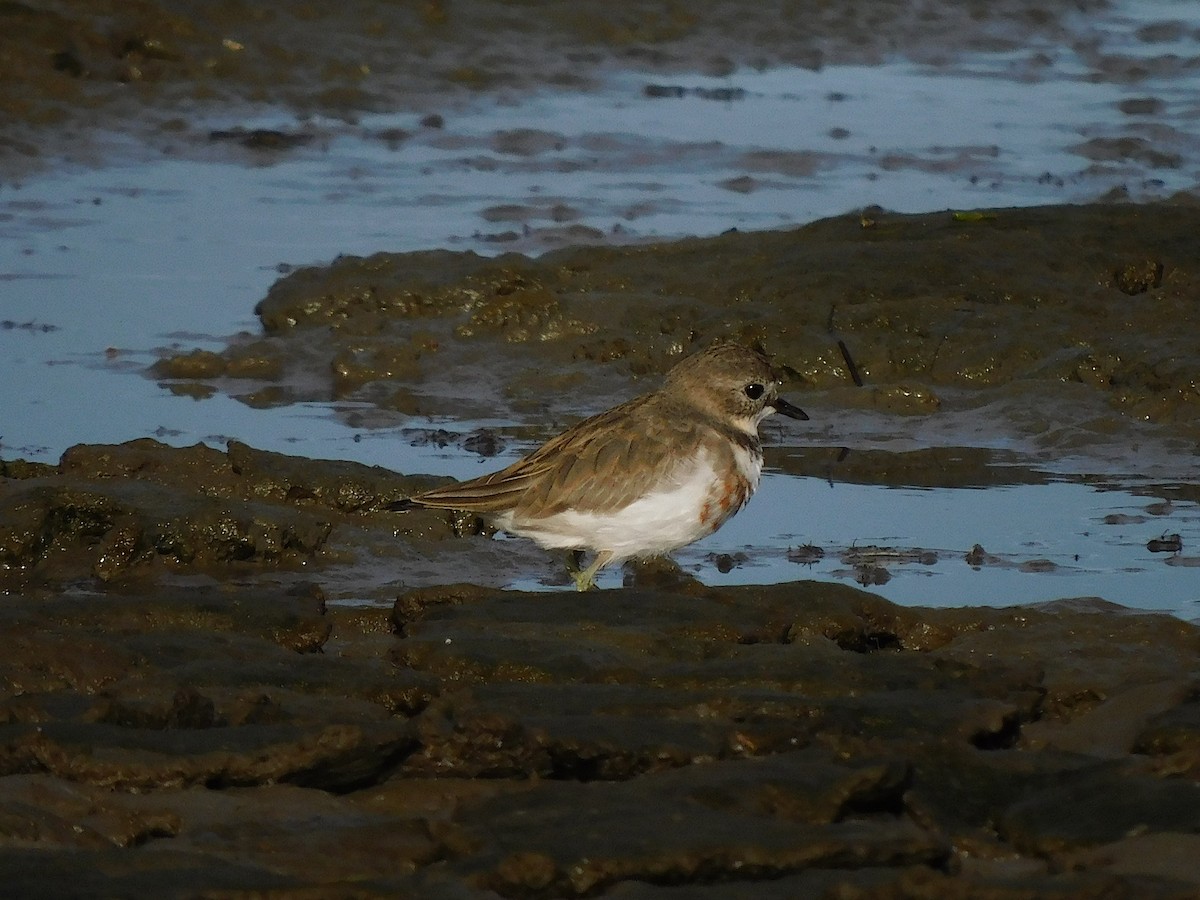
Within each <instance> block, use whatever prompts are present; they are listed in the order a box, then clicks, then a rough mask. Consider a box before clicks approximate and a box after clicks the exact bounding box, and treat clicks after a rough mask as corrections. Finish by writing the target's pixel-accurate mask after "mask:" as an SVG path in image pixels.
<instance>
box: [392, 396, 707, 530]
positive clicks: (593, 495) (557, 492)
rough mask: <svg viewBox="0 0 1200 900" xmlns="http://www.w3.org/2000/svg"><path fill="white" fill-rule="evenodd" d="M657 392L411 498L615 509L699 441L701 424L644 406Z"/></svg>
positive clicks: (531, 511) (467, 504)
mask: <svg viewBox="0 0 1200 900" xmlns="http://www.w3.org/2000/svg"><path fill="white" fill-rule="evenodd" d="M659 396H660V395H657V394H648V395H646V396H643V397H638V398H636V399H634V400H630V401H628V402H627V403H623V404H621V405H620V406H615V407H613V408H612V409H610V410H607V411H606V412H602V413H600V414H599V415H595V416H592V417H591V418H589V419H585V420H584V421H582V422H580V423H578V424H577V425H575V426H573V427H571V428H569V429H567V430H566V431H564V432H563V433H562V434H560V435H558V436H557V437H554V438H551V439H550V440H549V441H547V442H546V443H545V444H543V445H542V446H541V447H539V448H538V449H537V450H535V451H534V452H533V453H531V454H530V455H528V456H526V457H524V458H523V459H519V460H517V461H516V462H515V463H513V464H512V465H511V466H509V467H508V468H506V469H502V470H500V471H499V472H493V473H491V474H489V475H484V476H482V477H480V478H474V479H471V480H470V481H464V482H460V483H459V484H452V485H447V486H446V487H443V488H435V489H433V490H431V491H427V492H426V493H424V494H419V495H417V496H416V497H413V498H411V500H412V502H413V503H415V504H418V505H420V506H427V507H432V508H436V509H462V510H467V511H469V512H477V513H480V514H484V515H486V514H489V513H491V514H495V513H501V512H505V511H508V510H512V512H513V515H514V517H515V518H516V519H518V520H520V519H525V518H540V517H542V516H547V515H553V514H554V513H556V512H562V511H563V510H564V509H568V508H570V507H573V506H578V505H579V504H580V503H586V504H587V506H588V507H589V508H591V509H594V510H595V511H596V512H601V513H603V512H612V511H614V510H618V509H622V508H624V507H625V506H628V505H629V504H630V503H632V502H634V501H635V500H637V499H638V498H640V497H642V496H644V495H645V494H646V493H648V492H649V491H651V490H652V489H653V488H654V487H655V486H656V485H658V484H660V483H661V482H662V480H663V479H665V478H669V477H671V471H672V469H674V468H675V467H676V466H677V465H678V462H679V460H680V458H681V455H682V457H683V458H687V457H688V456H691V455H692V454H694V453H695V452H696V451H697V450H698V449H699V447H700V442H701V433H700V429H699V428H698V427H697V426H696V425H695V423H693V422H690V421H688V419H687V417H679V416H673V415H671V413H672V412H674V411H673V410H663V411H658V410H646V409H644V407H645V406H646V405H648V404H655V403H658V402H660V401H659ZM647 412H650V413H652V414H651V415H649V416H647V415H646V413H647ZM656 412H665V413H666V414H665V415H654V414H653V413H656ZM650 423H657V424H650ZM635 458H636V461H637V465H636V466H635V465H633V462H634V460H635Z"/></svg>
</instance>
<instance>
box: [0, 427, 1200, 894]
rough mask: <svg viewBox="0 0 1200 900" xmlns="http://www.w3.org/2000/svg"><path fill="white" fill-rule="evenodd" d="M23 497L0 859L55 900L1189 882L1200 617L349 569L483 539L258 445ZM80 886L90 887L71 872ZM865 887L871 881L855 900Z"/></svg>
mask: <svg viewBox="0 0 1200 900" xmlns="http://www.w3.org/2000/svg"><path fill="white" fill-rule="evenodd" d="M2 474H3V481H2V482H0V486H2V489H3V493H2V499H3V508H2V509H0V562H2V568H0V585H2V589H3V600H4V602H3V603H2V604H0V619H2V620H3V624H2V626H0V634H2V635H3V643H4V653H3V655H2V657H0V660H2V661H0V689H2V693H0V796H2V797H3V802H2V803H0V809H2V810H3V813H2V815H0V870H2V873H3V874H2V877H3V881H4V884H5V885H6V889H8V890H12V891H14V892H16V894H18V895H20V896H26V897H58V896H65V895H70V896H157V897H195V896H250V895H255V896H258V895H268V896H312V895H318V894H319V895H320V896H344V897H385V896H387V897H395V896H414V897H415V896H420V897H463V896H496V897H575V896H579V897H583V896H613V897H626V896H639V897H640V896H646V897H650V896H675V895H677V894H681V892H682V893H683V894H686V895H688V896H711V897H734V896H744V895H745V894H746V892H747V891H749V890H753V891H754V892H755V894H756V896H757V895H760V894H761V895H764V896H780V897H783V896H797V895H805V896H846V895H852V896H863V897H908V896H962V897H967V896H979V895H980V893H981V892H983V893H984V894H986V895H988V896H998V897H1041V896H1047V895H1050V896H1072V897H1093V896H1111V895H1114V894H1115V895H1118V896H1121V895H1127V896H1139V897H1142V896H1145V897H1180V898H1182V897H1187V896H1194V894H1195V892H1196V891H1197V890H1198V889H1200V882H1197V879H1196V877H1195V870H1194V866H1193V865H1192V861H1193V859H1194V853H1195V851H1196V850H1197V848H1198V847H1200V813H1198V812H1197V811H1198V810H1200V787H1198V786H1197V780H1198V779H1200V755H1198V754H1200V719H1198V718H1197V715H1196V707H1197V699H1198V697H1200V693H1198V690H1200V688H1198V686H1200V666H1198V663H1197V660H1200V629H1197V627H1196V626H1194V625H1191V624H1188V623H1185V622H1183V621H1181V620H1179V619H1176V618H1173V617H1169V616H1161V615H1152V614H1135V613H1132V612H1130V611H1128V610H1124V609H1122V608H1120V607H1116V606H1113V605H1111V604H1107V603H1104V602H1103V601H1100V600H1095V599H1092V600H1088V599H1084V600H1076V601H1062V602H1060V603H1056V604H1050V605H1044V606H1041V607H1037V608H1011V609H1004V610H997V609H988V608H982V609H947V610H931V609H908V608H903V607H899V606H895V605H893V604H891V603H889V602H887V601H885V600H882V599H881V598H879V597H876V596H873V595H871V594H869V593H864V592H860V591H857V590H855V589H852V588H849V587H844V586H840V585H832V584H821V583H816V582H795V583H790V584H783V585H776V586H773V587H752V586H746V587H736V588H710V587H704V586H702V585H700V584H698V583H697V582H695V581H693V580H692V579H690V578H689V577H688V576H686V575H685V574H683V573H682V572H680V571H679V570H677V569H673V568H672V567H670V566H666V565H645V566H642V567H635V568H633V569H632V570H631V571H630V572H629V574H628V576H627V584H626V587H625V588H624V589H621V590H610V591H606V592H602V593H600V594H590V595H579V594H577V593H575V592H573V591H565V592H551V593H537V594H526V593H521V592H515V591H498V590H493V589H488V588H482V587H477V586H473V585H469V584H455V583H448V584H445V585H444V586H436V585H435V586H430V587H424V588H416V589H410V590H397V589H393V594H394V595H396V599H395V601H394V603H392V604H391V606H390V608H389V607H387V606H383V605H379V604H375V605H369V606H362V607H351V606H345V605H335V604H330V603H329V602H328V600H327V596H326V591H325V588H324V587H323V581H324V579H325V578H326V577H329V576H331V573H334V572H336V571H338V570H339V568H340V569H341V570H347V569H349V570H352V571H353V570H360V569H363V568H366V569H370V568H371V567H372V566H380V565H384V566H386V567H388V568H390V570H391V571H392V572H393V573H394V574H400V573H404V572H405V571H406V570H407V569H408V568H409V567H411V566H413V565H419V564H420V562H419V560H420V557H421V556H422V555H423V554H424V555H426V556H427V558H429V559H432V560H434V561H435V563H434V564H435V565H438V566H440V567H441V571H442V573H443V578H444V581H445V582H450V581H452V580H453V576H452V575H451V574H450V571H449V570H450V569H451V568H452V564H447V563H446V560H447V559H448V558H449V557H447V556H446V555H444V554H442V553H441V552H440V551H439V547H445V546H448V545H454V544H468V543H475V542H469V541H461V540H459V537H460V536H461V535H463V534H464V533H473V532H477V531H478V530H479V523H477V522H472V521H455V520H453V519H451V518H447V517H445V516H443V515H440V514H433V513H408V514H397V513H394V512H388V511H386V505H387V504H388V503H389V502H391V501H392V500H394V499H396V498H397V497H400V496H404V495H405V494H406V493H409V492H411V491H413V490H415V489H419V488H420V487H421V486H423V485H425V484H428V483H429V479H422V478H410V477H404V476H398V475H395V474H394V473H390V472H387V471H385V470H381V469H375V468H369V467H365V466H361V465H358V464H353V463H331V462H327V461H320V460H306V459H301V458H295V457H286V456H280V455H278V454H273V453H265V452H261V451H255V450H253V449H252V448H249V447H246V446H245V445H239V444H236V443H234V444H231V446H230V447H229V448H228V450H227V451H223V452H222V451H217V450H213V449H209V448H206V447H202V446H199V447H194V448H186V449H179V448H171V447H167V446H165V445H162V444H158V443H156V442H154V441H150V440H143V441H135V442H132V443H130V444H125V445H119V446H112V447H95V446H85V447H77V448H72V450H71V451H69V452H68V453H67V454H65V455H64V458H63V460H62V461H61V463H60V464H59V465H57V466H49V465H44V464H30V463H20V462H7V463H5V465H4V469H3V473H2ZM65 872H70V878H69V881H68V880H67V879H66V876H65V875H64V873H65ZM847 892H849V894H848V893H847Z"/></svg>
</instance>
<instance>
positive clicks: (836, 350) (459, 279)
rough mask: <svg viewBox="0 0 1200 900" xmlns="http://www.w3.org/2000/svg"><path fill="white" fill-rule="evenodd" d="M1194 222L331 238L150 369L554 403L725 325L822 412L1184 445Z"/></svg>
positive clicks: (199, 376) (451, 410)
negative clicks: (631, 239) (242, 318)
mask: <svg viewBox="0 0 1200 900" xmlns="http://www.w3.org/2000/svg"><path fill="white" fill-rule="evenodd" d="M1198 230H1200V210H1197V209H1196V208H1195V207H1193V206H1174V205H1166V204H1146V205H1129V204H1120V205H1095V206H1086V207H1041V208H1034V209H1003V210H995V211H981V212H975V213H970V214H964V215H955V214H952V213H950V212H943V213H931V214H925V215H894V214H888V213H883V212H877V213H874V214H872V216H871V217H870V218H868V219H864V218H863V217H861V216H857V215H856V216H847V217H840V218H834V219H827V220H823V221H819V222H815V223H813V224H811V225H808V226H805V227H802V228H798V229H795V230H789V231H777V232H755V233H747V234H740V233H736V232H734V233H728V234H724V235H720V236H718V237H712V238H697V239H686V240H681V241H675V242H666V243H655V244H647V245H643V246H637V247H623V248H614V247H573V248H570V249H565V250H561V251H554V252H551V253H547V254H544V255H542V256H540V257H536V258H534V257H528V256H524V255H520V254H505V255H503V256H500V257H497V258H494V259H489V258H484V257H480V256H477V255H475V254H473V253H469V252H463V253H457V252H451V251H434V252H421V253H403V254H389V253H380V254H376V255H374V256H371V257H367V258H359V257H344V258H341V259H339V260H337V261H335V262H334V263H332V264H331V265H328V266H318V267H306V268H301V269H299V270H297V271H295V272H292V273H291V274H289V275H286V276H284V277H283V278H281V279H280V280H279V281H278V282H276V284H275V285H274V286H273V287H272V288H271V290H270V292H269V293H268V295H267V296H266V298H265V299H264V300H262V302H260V303H259V305H258V309H257V311H258V314H259V318H260V319H261V321H262V326H263V335H262V336H261V337H249V336H247V337H243V338H239V339H237V340H236V341H234V342H233V343H232V344H231V346H230V347H229V348H228V349H227V350H226V351H224V352H223V353H213V352H211V351H191V352H187V353H180V354H176V355H174V356H170V357H167V358H165V359H163V360H162V361H161V362H160V363H158V365H156V366H155V368H154V373H153V374H154V375H156V376H158V377H160V378H162V379H166V380H167V381H166V383H167V384H169V385H170V386H171V387H172V388H173V389H175V390H188V391H197V392H200V393H202V394H203V393H205V392H209V393H210V392H212V391H215V390H223V391H227V392H228V393H230V394H231V395H232V396H235V397H238V398H239V399H241V400H243V401H244V402H246V403H248V404H251V405H256V406H257V405H268V406H269V405H280V404H288V403H295V402H299V401H306V400H323V401H327V400H329V399H347V400H358V401H366V402H367V403H369V404H371V405H372V406H373V407H375V408H376V409H377V410H378V411H377V412H375V413H373V414H372V416H373V418H372V419H371V420H370V421H371V423H372V424H384V425H387V424H400V423H405V422H408V421H409V417H411V416H452V417H455V418H472V417H474V418H489V417H497V416H500V417H507V418H511V419H515V420H517V421H522V420H524V419H525V418H526V417H529V418H536V419H538V420H540V421H543V422H544V421H546V420H548V419H550V420H553V419H556V417H558V416H577V415H580V414H582V413H590V412H594V411H595V410H597V409H599V408H603V407H604V406H606V405H608V404H610V403H611V402H612V398H613V397H614V396H619V395H621V394H622V393H624V394H626V395H628V394H631V393H634V392H636V391H637V390H639V389H640V387H641V386H640V385H637V384H636V380H637V379H639V378H642V377H643V376H650V377H657V376H658V374H660V373H661V372H663V371H665V370H666V369H667V368H669V367H670V365H672V364H673V363H674V362H675V361H677V360H678V359H679V358H680V357H681V356H683V355H686V354H688V353H690V352H693V351H694V350H695V349H697V348H699V347H703V346H705V345H706V344H708V343H710V342H711V341H713V340H715V339H718V338H732V339H735V340H738V341H741V342H744V343H747V344H754V345H758V346H761V347H763V348H764V349H766V350H767V351H768V352H769V353H771V354H772V355H773V356H775V358H776V359H777V360H778V361H779V362H780V363H781V364H782V365H783V366H784V368H785V371H786V372H787V374H788V375H789V376H790V379H791V383H790V384H789V385H788V390H790V391H792V392H799V393H798V396H800V397H801V399H802V401H803V402H804V403H806V404H811V405H815V407H816V408H817V409H818V410H819V411H820V412H821V416H820V417H819V418H820V419H821V420H824V421H827V422H828V421H830V419H831V417H832V416H834V415H837V414H838V413H839V412H844V411H846V410H850V411H854V412H859V413H861V412H870V413H882V414H885V415H888V416H899V417H909V418H912V419H913V420H917V421H919V420H924V419H938V420H943V419H945V418H947V417H949V416H953V415H961V416H963V417H964V421H968V422H969V423H970V426H971V427H972V428H978V427H981V426H982V422H981V421H974V420H971V418H970V417H971V415H972V414H974V413H975V412H977V411H978V410H980V409H981V408H984V407H988V410H989V416H988V417H990V419H991V422H990V425H989V426H984V427H990V428H991V430H992V433H995V434H999V433H1004V434H1006V435H1010V436H1012V435H1016V436H1021V437H1023V438H1026V439H1028V440H1029V441H1030V443H1031V444H1033V445H1035V446H1040V449H1042V450H1044V451H1050V452H1061V451H1062V450H1064V449H1073V448H1075V447H1078V446H1080V445H1081V444H1084V443H1092V444H1096V445H1100V444H1103V443H1105V442H1111V443H1114V444H1120V443H1122V442H1125V443H1126V444H1132V443H1134V442H1135V441H1136V440H1138V439H1141V438H1145V437H1146V434H1147V432H1144V431H1143V432H1139V431H1138V429H1139V428H1140V427H1141V426H1142V425H1143V424H1145V423H1152V424H1154V425H1158V426H1163V428H1162V430H1160V431H1159V432H1158V433H1159V434H1161V435H1173V436H1176V437H1180V438H1182V439H1183V443H1182V446H1184V447H1190V448H1192V449H1194V447H1195V441H1196V439H1197V437H1200V432H1197V430H1196V423H1197V421H1200V416H1198V415H1197V410H1198V407H1200V384H1198V383H1197V380H1196V374H1195V373H1196V372H1197V371H1200V339H1197V336H1196V334H1195V331H1194V329H1191V328H1187V327H1182V326H1183V325H1184V323H1187V322H1190V321H1191V320H1192V319H1193V318H1194V315H1195V307H1196V302H1197V297H1198V296H1200V273H1198V271H1197V261H1196V259H1197V258H1196V254H1195V252H1194V250H1195V240H1194V237H1193V235H1195V234H1196V233H1197V231H1198ZM843 348H844V351H845V352H843ZM852 366H853V368H852ZM856 378H857V379H858V380H859V381H861V382H862V385H861V386H857V385H856V384H855V379H856ZM989 404H991V406H988V405H989ZM355 415H359V416H361V415H362V414H361V413H356V414H355ZM978 418H979V419H980V420H982V419H983V418H985V417H983V416H979V417H978ZM817 427H819V426H817ZM896 427H903V426H896ZM910 427H919V426H910ZM968 430H969V429H968Z"/></svg>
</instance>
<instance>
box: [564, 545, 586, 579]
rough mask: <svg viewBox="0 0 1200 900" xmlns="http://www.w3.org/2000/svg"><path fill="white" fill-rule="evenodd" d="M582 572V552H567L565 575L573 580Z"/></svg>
mask: <svg viewBox="0 0 1200 900" xmlns="http://www.w3.org/2000/svg"><path fill="white" fill-rule="evenodd" d="M582 571H583V551H582V550H568V551H567V574H568V575H570V576H571V577H572V578H574V577H575V576H576V575H578V574H579V573H580V572H582Z"/></svg>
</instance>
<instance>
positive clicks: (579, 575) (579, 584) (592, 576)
mask: <svg viewBox="0 0 1200 900" xmlns="http://www.w3.org/2000/svg"><path fill="white" fill-rule="evenodd" d="M612 558H613V552H612V551H611V550H601V551H600V552H599V553H597V554H596V558H595V559H593V560H592V564H591V565H590V566H588V567H587V568H586V569H584V570H583V571H582V572H576V573H575V590H577V591H592V590H596V573H597V572H599V571H600V570H601V569H602V568H604V567H605V566H606V565H608V564H609V563H610V562H612Z"/></svg>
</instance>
